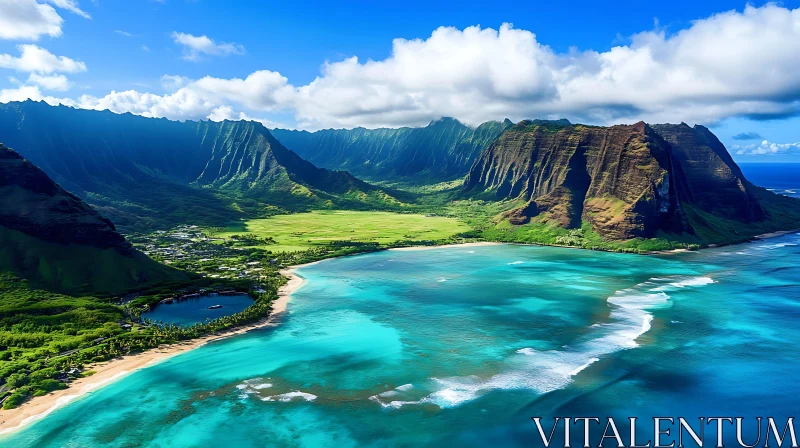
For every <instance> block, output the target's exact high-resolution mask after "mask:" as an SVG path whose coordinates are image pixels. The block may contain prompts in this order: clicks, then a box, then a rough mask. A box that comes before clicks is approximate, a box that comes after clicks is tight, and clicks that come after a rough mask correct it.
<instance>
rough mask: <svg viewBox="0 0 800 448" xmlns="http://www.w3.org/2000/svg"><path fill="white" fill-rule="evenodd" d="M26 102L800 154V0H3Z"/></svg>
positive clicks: (2, 90)
mask: <svg viewBox="0 0 800 448" xmlns="http://www.w3.org/2000/svg"><path fill="white" fill-rule="evenodd" d="M25 99H33V100H37V101H39V100H43V101H47V102H48V103H50V104H64V105H67V106H72V107H80V108H86V109H97V110H104V109H109V110H111V111H113V112H118V113H123V112H131V113H135V114H140V115H144V116H149V117H167V118H170V119H176V120H189V119H191V120H201V119H211V120H223V119H252V120H257V121H261V122H262V123H264V124H265V125H266V126H267V127H283V128H296V129H307V130H311V131H313V130H317V129H324V128H353V127H357V126H364V127H368V128H375V127H400V126H424V125H426V124H427V123H429V122H430V121H431V120H434V119H437V118H439V117H442V116H451V117H455V118H457V119H459V120H460V121H462V122H464V123H466V124H469V125H478V124H480V123H482V122H484V121H488V120H502V119H504V118H510V119H511V120H512V121H519V120H522V119H526V118H562V117H565V118H568V119H570V120H571V121H573V122H581V123H588V124H597V125H611V124H623V123H635V122H637V121H641V120H644V121H646V122H649V123H663V122H671V123H678V122H686V123H689V124H692V125H694V124H703V125H705V126H708V127H709V128H711V130H712V131H713V132H714V133H715V134H717V136H718V137H719V138H720V139H721V140H722V142H723V143H725V145H726V146H727V147H728V149H729V150H730V152H731V153H732V154H733V156H734V158H735V159H736V160H737V161H739V162H800V0H797V1H787V2H782V3H763V2H754V3H753V2H751V3H743V2H730V1H703V2H698V1H691V2H690V1H683V0H678V1H672V2H647V1H641V0H640V1H635V2H634V1H615V2H599V1H580V0H576V1H571V2H569V3H568V4H565V3H563V2H552V1H549V2H540V1H534V0H528V1H525V2H513V1H505V2H502V4H497V5H492V4H487V3H486V2H485V1H482V2H471V1H466V0H462V1H458V2H435V1H430V0H428V1H425V2H422V1H415V0H412V1H405V2H402V3H399V2H374V1H371V2H366V1H365V2H347V1H338V2H311V1H302V0H295V1H291V2H274V1H245V0H236V1H215V0H160V1H156V0H93V1H92V0H0V102H9V101H20V100H25ZM0 138H1V137H0Z"/></svg>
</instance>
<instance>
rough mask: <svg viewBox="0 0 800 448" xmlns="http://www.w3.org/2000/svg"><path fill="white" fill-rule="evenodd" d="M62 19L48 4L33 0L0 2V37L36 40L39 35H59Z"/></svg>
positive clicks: (5, 0)
mask: <svg viewBox="0 0 800 448" xmlns="http://www.w3.org/2000/svg"><path fill="white" fill-rule="evenodd" d="M63 22H64V19H62V18H61V16H59V15H58V13H57V12H56V10H55V9H53V7H52V6H50V5H43V4H40V3H38V2H36V1H35V0H3V1H2V2H0V39H30V40H38V39H39V36H42V35H48V36H51V37H58V36H61V24H62V23H63Z"/></svg>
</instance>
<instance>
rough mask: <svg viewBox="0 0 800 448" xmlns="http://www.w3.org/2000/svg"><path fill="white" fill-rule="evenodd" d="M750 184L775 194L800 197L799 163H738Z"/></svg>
mask: <svg viewBox="0 0 800 448" xmlns="http://www.w3.org/2000/svg"><path fill="white" fill-rule="evenodd" d="M739 167H740V168H741V169H742V172H743V173H744V176H745V177H746V178H747V180H749V181H750V182H752V183H754V184H756V185H758V186H761V187H764V188H768V189H770V190H772V191H774V192H775V193H779V194H785V195H787V196H793V197H800V163H740V164H739Z"/></svg>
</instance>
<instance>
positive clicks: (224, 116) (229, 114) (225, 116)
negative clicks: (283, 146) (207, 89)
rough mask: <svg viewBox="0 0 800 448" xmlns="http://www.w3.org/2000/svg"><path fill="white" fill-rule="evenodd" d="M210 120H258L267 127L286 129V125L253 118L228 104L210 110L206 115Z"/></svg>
mask: <svg viewBox="0 0 800 448" xmlns="http://www.w3.org/2000/svg"><path fill="white" fill-rule="evenodd" d="M206 118H208V119H209V120H211V121H225V120H232V121H240V120H245V121H258V122H259V123H261V124H263V125H264V126H266V127H268V128H282V129H286V126H284V125H282V124H280V123H276V122H274V121H272V120H267V119H265V118H255V117H251V116H249V115H247V114H246V113H244V112H236V111H234V110H233V108H232V107H230V106H220V107H218V108H216V109H214V110H212V111H211V113H210V114H208V116H207V117H206Z"/></svg>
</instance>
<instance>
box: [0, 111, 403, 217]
mask: <svg viewBox="0 0 800 448" xmlns="http://www.w3.org/2000/svg"><path fill="white" fill-rule="evenodd" d="M0 141H3V142H4V143H5V144H6V145H8V146H9V147H13V148H16V149H17V150H18V151H19V152H20V153H21V154H22V155H23V156H24V157H26V158H27V159H28V160H30V161H31V162H32V163H34V164H36V165H37V166H39V167H40V168H41V169H42V170H44V172H46V173H47V174H48V175H49V176H50V177H51V178H52V179H53V180H55V181H56V182H57V183H58V184H60V185H61V186H63V187H64V188H65V189H67V190H69V191H71V192H73V193H75V194H77V195H78V196H80V197H82V198H84V199H85V200H86V201H87V202H89V203H90V204H92V205H93V206H95V207H97V208H98V209H99V210H101V211H102V212H103V213H104V214H105V215H107V216H109V217H110V218H111V219H112V220H113V221H114V222H115V223H117V224H118V225H122V226H125V227H129V228H136V229H145V228H148V227H155V228H163V227H168V226H174V225H177V224H185V223H187V222H191V223H194V224H200V225H221V224H224V223H225V222H228V221H231V220H235V219H239V218H241V217H243V216H253V215H260V214H263V213H265V210H271V209H272V210H274V209H276V208H277V209H278V210H279V211H280V210H281V209H282V210H284V211H285V210H290V211H294V210H303V209H308V208H330V207H344V208H369V207H374V206H376V205H379V206H382V207H385V206H387V205H388V204H392V203H398V202H399V201H398V200H397V199H396V198H394V197H392V195H391V194H390V193H388V192H387V191H385V190H383V189H380V188H378V187H375V186H372V185H369V184H367V183H365V182H363V181H361V180H359V179H356V178H355V177H353V176H352V175H350V174H349V173H346V172H340V171H330V170H326V169H321V168H317V167H316V166H314V165H313V164H311V163H310V162H308V161H306V160H304V159H302V158H301V157H299V156H298V155H297V154H295V153H294V152H292V151H290V150H288V149H286V148H285V147H284V146H283V145H282V144H281V143H279V142H278V141H277V140H276V139H275V138H274V137H273V136H272V135H271V134H270V132H269V131H268V130H267V129H266V128H265V127H264V126H263V125H261V124H260V123H257V122H253V121H224V122H212V121H201V122H194V121H185V122H177V121H170V120H166V119H154V118H144V117H141V116H137V115H132V114H129V113H128V114H122V115H120V114H114V113H112V112H109V111H91V110H82V109H73V108H70V107H65V106H55V107H54V106H49V105H47V104H46V103H43V102H41V103H39V102H34V101H25V102H21V103H8V104H3V105H0Z"/></svg>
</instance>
